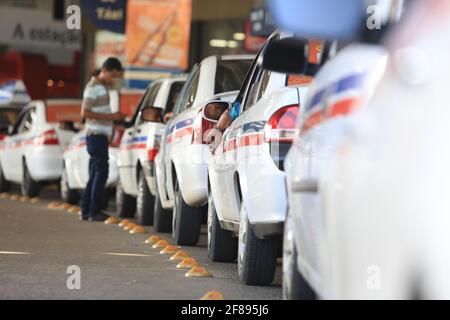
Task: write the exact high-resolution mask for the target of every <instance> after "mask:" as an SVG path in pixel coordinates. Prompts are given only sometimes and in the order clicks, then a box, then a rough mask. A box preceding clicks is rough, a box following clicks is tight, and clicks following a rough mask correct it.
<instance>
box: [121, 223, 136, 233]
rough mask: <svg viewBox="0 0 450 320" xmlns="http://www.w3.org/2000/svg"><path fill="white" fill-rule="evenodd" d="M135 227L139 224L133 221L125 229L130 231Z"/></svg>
mask: <svg viewBox="0 0 450 320" xmlns="http://www.w3.org/2000/svg"><path fill="white" fill-rule="evenodd" d="M134 227H137V224H136V223H133V222H131V223H129V224H127V225H126V226H125V227H124V228H123V229H124V230H126V231H130V230H133V228H134Z"/></svg>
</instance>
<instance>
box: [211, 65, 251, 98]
mask: <svg viewBox="0 0 450 320" xmlns="http://www.w3.org/2000/svg"><path fill="white" fill-rule="evenodd" d="M252 62H253V60H251V59H248V60H219V61H218V63H217V71H216V85H215V89H214V92H215V93H222V92H228V91H235V90H239V89H240V88H241V84H242V81H243V80H244V79H245V75H246V74H247V71H248V69H250V66H251V64H252Z"/></svg>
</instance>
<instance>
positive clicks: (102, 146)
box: [81, 58, 125, 221]
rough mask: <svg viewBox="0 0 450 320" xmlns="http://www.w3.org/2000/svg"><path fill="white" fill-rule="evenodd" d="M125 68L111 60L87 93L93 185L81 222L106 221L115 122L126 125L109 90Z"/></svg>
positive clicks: (84, 110) (86, 193) (85, 109)
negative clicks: (113, 106)
mask: <svg viewBox="0 0 450 320" xmlns="http://www.w3.org/2000/svg"><path fill="white" fill-rule="evenodd" d="M122 74H123V70H122V64H121V63H120V61H119V60H117V59H116V58H108V59H107V60H106V61H105V62H104V63H103V66H102V68H101V70H100V72H99V73H98V75H97V76H94V77H92V78H91V80H90V81H89V83H88V84H87V85H86V88H85V89H84V92H83V103H82V109H81V116H82V118H84V119H85V120H86V122H85V129H86V147H87V151H88V153H89V156H90V160H89V181H88V184H87V186H86V189H85V191H84V194H83V199H82V202H81V219H82V220H89V221H104V220H105V219H107V218H108V216H107V215H106V214H104V213H103V212H102V210H101V209H102V203H103V201H102V200H103V196H104V191H105V185H106V181H107V180H108V158H109V155H108V146H109V140H110V138H111V136H112V132H113V124H114V121H123V120H124V119H125V115H123V114H122V113H120V112H116V113H112V112H111V107H110V105H109V92H108V87H110V86H112V85H113V84H114V82H115V81H116V80H118V79H120V78H121V77H122Z"/></svg>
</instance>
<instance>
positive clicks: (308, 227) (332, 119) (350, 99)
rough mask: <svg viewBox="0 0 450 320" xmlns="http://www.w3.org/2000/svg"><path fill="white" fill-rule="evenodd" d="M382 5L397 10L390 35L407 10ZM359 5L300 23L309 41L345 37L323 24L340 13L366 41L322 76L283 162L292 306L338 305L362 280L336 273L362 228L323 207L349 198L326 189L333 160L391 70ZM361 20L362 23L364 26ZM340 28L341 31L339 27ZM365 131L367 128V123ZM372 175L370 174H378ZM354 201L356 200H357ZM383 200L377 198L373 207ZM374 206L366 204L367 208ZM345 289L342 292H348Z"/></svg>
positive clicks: (286, 270) (286, 275) (321, 12)
mask: <svg viewBox="0 0 450 320" xmlns="http://www.w3.org/2000/svg"><path fill="white" fill-rule="evenodd" d="M273 2H275V1H273ZM305 2H308V4H310V2H309V1H302V4H303V5H306V3H305ZM381 2H383V1H381ZM381 2H380V3H379V5H386V6H387V8H390V9H392V10H387V11H386V12H389V14H388V17H386V19H385V20H383V28H382V29H384V26H385V24H386V23H393V22H395V21H396V20H397V19H398V17H399V15H397V14H396V12H397V11H401V9H402V8H401V7H397V6H396V5H392V7H391V6H390V4H391V3H388V2H387V1H384V3H381ZM278 4H279V6H280V7H285V5H286V3H285V2H283V1H278ZM347 4H349V3H347ZM290 5H291V7H290V8H291V9H292V8H293V6H295V5H296V4H294V3H293V2H291V4H290ZM353 5H354V8H359V9H357V10H356V11H352V12H347V11H345V9H344V8H338V7H337V6H338V4H329V5H325V6H322V7H321V8H320V9H319V7H316V9H317V11H315V10H314V9H311V11H310V12H309V15H310V16H311V17H314V19H312V20H310V21H309V22H308V23H309V24H310V25H313V27H311V26H310V25H309V27H308V23H306V22H305V20H304V19H303V20H301V21H300V20H299V22H298V25H299V27H298V29H295V31H296V32H299V33H300V34H302V35H304V36H306V35H309V34H310V33H311V32H317V33H316V35H317V34H320V35H325V36H326V35H329V33H332V32H336V34H339V32H343V31H342V30H343V28H344V27H343V24H340V23H337V24H335V25H333V24H334V23H336V21H334V20H333V19H334V18H333V19H331V20H327V22H326V23H324V20H323V19H324V17H325V16H327V15H330V14H331V13H333V14H334V13H335V12H338V11H336V10H339V12H340V13H343V15H344V16H345V17H346V18H344V20H345V24H347V23H353V26H357V27H358V29H359V30H360V31H361V32H362V33H363V36H362V38H363V39H365V40H366V42H365V43H350V44H349V45H347V46H345V47H344V48H342V49H341V50H339V51H338V53H337V55H336V56H334V57H333V58H332V59H331V60H329V61H328V62H327V63H326V64H325V65H324V66H323V67H322V68H321V70H320V71H319V72H318V73H317V75H316V77H315V80H314V81H313V83H312V85H311V88H310V92H309V94H308V97H307V99H306V102H305V108H304V109H303V113H302V115H301V117H300V118H299V121H298V124H297V126H298V129H299V134H298V135H297V136H296V138H295V140H294V143H293V146H292V148H291V150H290V151H289V153H288V156H287V158H286V161H285V167H286V176H287V179H286V180H287V193H288V200H289V205H288V214H287V217H286V224H285V232H284V244H283V295H284V298H286V299H310V298H316V297H318V298H322V299H327V298H336V297H338V296H335V295H334V294H333V293H332V292H333V290H332V289H331V287H332V286H333V285H336V284H339V285H341V284H344V283H350V282H352V280H351V278H354V277H355V276H356V274H352V272H349V271H348V270H345V271H344V270H343V269H341V266H337V267H338V268H335V266H334V265H333V263H332V261H333V259H334V257H338V250H337V249H338V248H337V247H336V245H337V244H338V243H341V241H345V242H346V243H347V241H346V240H345V239H346V238H347V237H348V235H349V234H351V233H353V232H355V233H359V231H358V230H359V227H358V226H357V225H355V223H354V221H349V220H347V219H346V217H345V216H344V215H342V213H340V212H336V209H335V208H332V207H330V206H324V203H325V202H324V201H331V200H336V198H338V197H339V194H340V193H342V192H345V193H346V192H348V190H347V189H345V188H344V187H343V185H342V184H338V183H336V184H332V185H329V186H327V187H324V186H323V185H322V183H321V182H322V181H324V180H326V179H329V178H330V171H331V170H332V168H333V167H334V161H333V159H335V158H336V157H337V156H338V154H339V153H340V152H341V151H342V149H341V145H342V144H343V143H345V141H346V140H347V139H348V135H349V134H350V132H351V130H352V125H351V123H352V118H353V115H354V114H355V113H357V112H358V108H359V107H360V106H362V105H364V104H365V102H367V100H368V99H370V97H371V95H372V94H373V92H374V90H375V89H376V87H377V85H378V84H379V83H380V81H381V79H382V77H383V75H384V73H385V71H386V66H387V63H388V58H389V54H388V51H387V50H386V49H385V48H384V47H383V46H382V45H380V44H379V41H378V40H379V35H380V34H381V33H380V32H378V31H377V30H375V31H374V32H373V33H372V34H370V32H367V30H365V28H366V24H365V21H364V19H363V17H364V14H365V12H366V11H365V10H364V9H365V7H364V6H365V5H366V6H367V3H366V2H360V1H355V2H353ZM284 9H286V8H284ZM360 9H362V10H360ZM282 11H283V12H284V13H285V15H286V14H289V13H291V14H290V16H291V17H289V18H287V20H288V21H290V23H292V24H294V25H296V23H295V21H294V15H295V14H294V12H290V11H286V10H282ZM368 12H369V11H368ZM352 15H353V16H352ZM275 16H276V15H275ZM335 18H336V17H335ZM339 18H342V16H339V15H338V18H336V19H339ZM280 19H281V17H280ZM319 21H320V22H321V23H319ZM363 21H364V23H361V22H363ZM305 24H306V25H305ZM336 25H338V26H339V28H335V27H336ZM347 27H348V25H347ZM333 28H334V29H333ZM304 30H308V31H304ZM312 30H316V31H312ZM324 30H325V31H324ZM359 30H358V31H359ZM302 31H304V32H303V33H302ZM308 32H310V33H308ZM300 53H301V51H300V48H299V54H300ZM286 71H289V70H286ZM361 124H365V122H363V121H362V122H361ZM355 167H356V165H355ZM367 169H368V172H373V171H372V170H371V169H369V168H367ZM345 173H346V174H347V175H348V178H356V180H358V181H359V179H361V176H362V175H361V173H360V172H353V171H352V170H348V171H345ZM339 174H341V172H339ZM328 188H329V189H330V190H331V189H332V190H333V193H331V192H326V191H328V190H327V189H328ZM349 195H351V197H352V198H354V197H355V193H351V194H349ZM372 195H373V194H372V193H370V192H369V193H367V196H368V197H372ZM356 198H357V196H356ZM356 198H354V199H356ZM374 200H375V199H374ZM380 200H381V199H379V198H377V199H376V200H375V201H380ZM381 201H382V200H381ZM368 203H369V202H368V201H366V202H365V205H367V204H368ZM355 214H361V212H357V213H356V212H355ZM377 218H378V217H376V215H374V216H373V219H377ZM380 223H384V222H383V220H380ZM360 245H361V242H358V241H355V242H354V243H351V244H349V247H348V248H350V247H353V248H355V247H358V246H360ZM339 249H341V248H339ZM345 249H347V248H345ZM356 252H357V251H354V252H351V251H347V253H348V254H349V255H348V256H347V257H346V259H350V260H352V261H355V260H358V258H357V257H356V256H354V255H353V253H356ZM338 258H342V257H340V256H339V257H338ZM340 262H341V261H338V263H340ZM348 262H349V261H348ZM369 266H370V265H367V267H369ZM367 270H369V272H372V270H371V269H366V270H365V271H367ZM337 271H339V272H341V273H339V272H337ZM368 279H369V278H368ZM355 281H360V285H361V286H363V285H366V283H368V281H366V280H363V279H361V278H358V279H355ZM341 288H342V289H343V292H344V291H345V290H347V289H348V288H344V287H341ZM354 298H359V297H357V296H354Z"/></svg>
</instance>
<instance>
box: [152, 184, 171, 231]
mask: <svg viewBox="0 0 450 320" xmlns="http://www.w3.org/2000/svg"><path fill="white" fill-rule="evenodd" d="M153 227H154V229H155V231H156V232H172V211H171V210H166V209H164V208H163V207H162V204H161V199H160V198H159V192H158V187H156V195H155V202H154V217H153Z"/></svg>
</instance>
